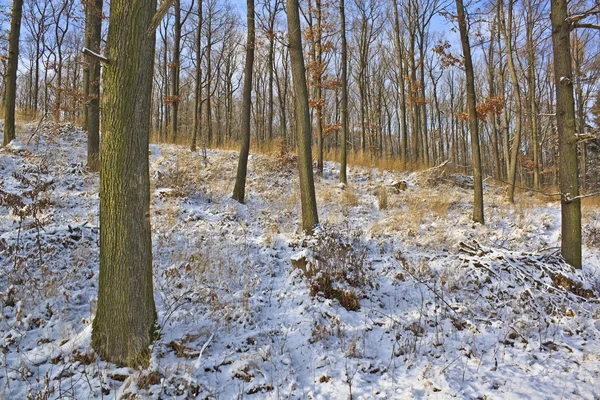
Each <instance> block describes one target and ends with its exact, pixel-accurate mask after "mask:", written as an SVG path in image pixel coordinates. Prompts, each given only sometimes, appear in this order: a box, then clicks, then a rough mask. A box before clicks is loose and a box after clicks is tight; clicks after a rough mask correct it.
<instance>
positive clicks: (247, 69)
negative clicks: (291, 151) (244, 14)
mask: <svg viewBox="0 0 600 400" xmlns="http://www.w3.org/2000/svg"><path fill="white" fill-rule="evenodd" d="M246 4H247V6H248V37H247V44H246V65H245V66H244V92H243V94H242V96H243V97H242V102H243V103H242V149H241V150H240V159H239V161H238V168H237V175H236V178H235V186H234V188H233V199H234V200H237V201H239V202H240V203H244V196H245V193H246V173H247V171H248V153H249V152H250V109H251V107H252V104H251V101H252V70H253V67H254V41H255V36H256V34H255V29H254V0H246Z"/></svg>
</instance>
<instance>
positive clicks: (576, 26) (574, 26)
mask: <svg viewBox="0 0 600 400" xmlns="http://www.w3.org/2000/svg"><path fill="white" fill-rule="evenodd" d="M577 28H590V29H597V30H600V24H573V25H572V27H571V29H577Z"/></svg>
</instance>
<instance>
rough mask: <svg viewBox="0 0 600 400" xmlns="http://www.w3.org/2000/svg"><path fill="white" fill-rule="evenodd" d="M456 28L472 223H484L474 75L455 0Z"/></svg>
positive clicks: (462, 11)
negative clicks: (468, 136)
mask: <svg viewBox="0 0 600 400" xmlns="http://www.w3.org/2000/svg"><path fill="white" fill-rule="evenodd" d="M456 12H457V15H458V27H459V30H460V41H461V44H462V49H463V55H464V59H465V72H466V76H467V107H468V110H469V130H470V131H471V152H472V153H473V154H472V158H473V186H474V189H475V197H474V202H473V221H475V222H479V223H481V224H483V223H484V219H483V182H482V180H481V153H480V149H479V127H478V122H477V107H476V106H477V98H476V95H475V75H474V73H473V62H472V60H471V46H470V45H469V32H468V30H467V20H466V17H465V9H464V6H463V1H462V0H456Z"/></svg>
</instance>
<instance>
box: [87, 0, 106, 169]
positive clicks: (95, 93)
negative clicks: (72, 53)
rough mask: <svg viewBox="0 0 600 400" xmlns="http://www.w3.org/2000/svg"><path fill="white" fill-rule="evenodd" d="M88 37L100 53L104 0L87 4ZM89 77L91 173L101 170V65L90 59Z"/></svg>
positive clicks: (89, 166)
mask: <svg viewBox="0 0 600 400" xmlns="http://www.w3.org/2000/svg"><path fill="white" fill-rule="evenodd" d="M86 36H87V37H88V41H87V42H88V46H89V49H90V50H92V51H93V52H95V53H100V40H101V36H102V0H90V1H88V2H87V4H86ZM88 65H89V75H88V90H87V95H88V97H87V99H86V101H87V106H86V108H85V109H86V114H87V126H86V129H87V137H88V146H87V166H88V169H89V170H90V171H98V170H99V169H100V63H99V62H98V60H95V59H93V58H91V57H89V58H88Z"/></svg>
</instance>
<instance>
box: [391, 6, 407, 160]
mask: <svg viewBox="0 0 600 400" xmlns="http://www.w3.org/2000/svg"><path fill="white" fill-rule="evenodd" d="M392 3H393V4H394V39H395V42H396V57H397V62H398V69H399V75H400V76H399V79H398V81H399V83H398V86H399V90H400V96H401V98H402V106H401V108H400V113H401V119H400V123H401V131H402V133H401V135H402V149H401V154H402V156H401V159H402V168H404V169H406V162H407V159H408V129H407V126H406V125H407V124H406V91H405V90H404V55H403V53H404V48H403V44H402V41H401V40H400V17H399V15H398V3H397V1H396V0H393V1H392Z"/></svg>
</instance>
